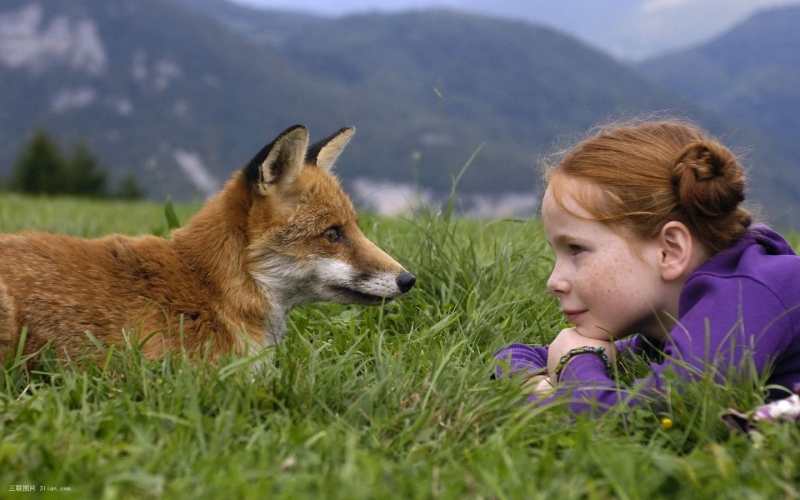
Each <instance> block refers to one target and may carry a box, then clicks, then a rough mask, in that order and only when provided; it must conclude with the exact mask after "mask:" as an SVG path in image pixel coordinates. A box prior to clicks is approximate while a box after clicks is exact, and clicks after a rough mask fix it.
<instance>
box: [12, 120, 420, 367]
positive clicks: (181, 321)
mask: <svg viewBox="0 0 800 500" xmlns="http://www.w3.org/2000/svg"><path fill="white" fill-rule="evenodd" d="M353 132H354V129H353V128H344V129H342V130H340V131H338V132H337V133H335V134H333V135H332V136H330V137H328V138H327V139H324V140H323V141H320V142H319V143H317V144H315V145H313V146H311V147H310V148H308V131H307V130H306V129H305V128H304V127H302V126H294V127H291V128H289V129H287V130H286V131H284V132H283V133H282V134H280V135H279V136H278V138H276V139H275V141H273V142H272V143H270V144H268V145H267V146H265V147H264V148H263V149H262V150H261V151H259V153H258V154H257V155H256V156H255V157H254V158H253V159H252V160H251V161H250V162H249V163H248V165H247V166H245V167H244V168H243V169H241V170H239V171H237V172H235V173H234V174H233V176H232V178H231V179H230V180H229V182H228V183H227V184H226V185H225V186H224V188H223V189H222V190H221V191H220V192H219V193H218V194H217V195H216V196H215V197H214V198H212V199H211V200H210V201H209V202H208V203H207V204H206V205H205V206H203V207H202V208H201V209H200V211H199V212H198V213H197V214H196V215H195V216H194V217H192V218H191V219H190V220H189V221H188V222H187V223H186V225H185V226H184V227H182V228H180V229H175V230H173V231H172V234H171V239H170V240H166V239H163V238H159V237H155V236H139V237H126V236H120V235H111V236H107V237H104V238H98V239H81V238H71V237H67V236H63V235H57V234H48V233H42V232H23V233H20V234H8V235H0V362H2V360H3V359H6V356H8V355H9V354H10V353H12V352H14V351H15V350H16V348H17V345H18V343H19V339H20V332H21V330H22V328H23V327H25V328H27V331H28V334H27V340H26V343H25V345H24V353H26V354H28V353H35V352H37V351H39V350H40V349H42V348H43V347H44V346H45V345H47V344H48V343H50V344H51V347H52V348H53V349H54V351H55V352H56V355H57V356H59V357H60V358H70V357H75V356H78V355H80V354H81V353H83V352H85V349H86V348H87V346H89V345H90V344H89V343H88V342H87V341H88V336H87V335H86V332H91V334H92V335H94V337H95V338H96V339H97V340H99V341H100V342H101V343H102V344H104V345H111V344H119V343H122V342H124V340H125V335H131V336H132V337H133V338H135V339H136V338H138V339H139V340H140V341H141V340H144V339H145V338H146V337H148V336H150V335H151V334H152V336H151V337H150V339H149V340H148V341H147V342H146V343H145V344H144V346H143V352H144V354H145V355H146V356H147V357H149V358H156V357H159V356H162V355H163V354H164V353H165V352H167V351H170V350H171V351H175V350H178V349H180V348H181V347H182V346H183V347H184V348H185V349H187V350H188V351H195V352H196V351H197V350H204V349H208V350H209V353H210V354H211V356H212V357H218V356H220V355H225V354H229V353H236V354H239V355H242V354H244V353H245V352H247V351H248V350H249V352H251V353H254V352H255V351H257V350H260V349H264V348H267V347H269V346H272V345H274V344H275V343H277V342H279V341H280V339H281V337H282V335H283V332H284V329H285V317H286V314H287V313H288V311H289V310H290V309H291V308H292V307H294V306H296V305H299V304H303V303H308V302H314V301H337V302H342V303H360V304H380V303H382V302H383V301H384V300H391V299H392V298H396V297H398V296H400V295H402V294H403V293H405V292H406V291H408V289H410V288H411V287H412V286H413V284H414V276H413V275H412V274H411V273H409V272H407V271H406V270H405V269H403V267H402V266H401V265H400V264H398V263H397V262H395V261H394V259H392V258H391V257H390V256H389V255H387V254H386V253H384V252H383V251H382V250H380V249H379V248H378V247H377V246H375V245H374V244H373V243H372V242H370V241H369V240H368V239H367V238H366V237H365V236H364V235H363V234H362V233H361V231H360V230H359V228H358V225H357V217H356V213H355V210H354V209H353V205H352V202H351V201H350V199H349V198H348V196H347V195H346V194H345V193H344V191H343V190H342V189H341V188H340V186H339V183H338V181H337V180H336V178H335V177H334V175H332V174H331V173H330V171H329V170H330V168H331V166H332V165H333V163H334V161H335V160H336V158H337V157H338V155H339V153H340V152H341V150H342V149H343V148H344V146H345V145H346V144H347V142H348V141H349V139H350V137H351V136H352V134H353ZM181 331H182V332H183V335H181V334H180V333H181Z"/></svg>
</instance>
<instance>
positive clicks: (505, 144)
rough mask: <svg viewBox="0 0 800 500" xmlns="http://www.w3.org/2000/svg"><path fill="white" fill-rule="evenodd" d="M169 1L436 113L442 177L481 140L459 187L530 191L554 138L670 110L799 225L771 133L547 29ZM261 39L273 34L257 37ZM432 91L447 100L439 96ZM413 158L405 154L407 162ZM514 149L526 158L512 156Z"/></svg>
mask: <svg viewBox="0 0 800 500" xmlns="http://www.w3.org/2000/svg"><path fill="white" fill-rule="evenodd" d="M172 1H173V2H179V3H183V4H191V5H192V8H193V9H194V10H195V11H196V12H198V13H204V14H206V15H208V16H209V17H213V18H216V19H219V20H221V21H222V22H223V23H225V24H227V25H228V26H229V27H232V28H234V29H235V30H237V31H238V32H240V33H242V34H244V35H245V36H248V37H250V38H251V39H253V40H255V41H257V42H258V43H260V44H261V45H262V46H264V47H267V48H270V49H274V50H279V51H281V52H283V53H284V54H286V58H287V59H289V60H291V61H292V62H293V63H294V64H295V65H297V66H299V67H301V68H303V69H304V70H305V71H307V72H309V73H312V74H314V75H315V76H317V77H324V78H325V79H327V80H329V81H335V82H337V83H340V84H342V85H345V86H347V87H349V88H354V89H357V91H358V92H383V94H384V96H385V97H384V98H386V99H391V100H395V101H403V102H405V103H407V104H408V106H409V107H411V106H417V107H419V105H420V104H423V105H425V106H427V107H428V108H431V107H436V108H438V109H439V110H440V113H441V116H442V125H441V130H442V131H440V132H433V131H431V132H425V133H424V134H425V135H422V136H421V138H424V139H427V142H428V143H429V144H428V146H430V145H431V144H430V143H432V142H434V141H435V140H438V141H442V142H448V143H449V144H450V146H449V147H448V149H449V150H450V153H451V158H449V162H450V165H449V168H448V169H447V172H449V173H451V175H452V171H453V166H454V165H453V161H454V159H453V158H452V156H453V155H452V150H453V149H454V148H455V146H459V145H461V146H463V145H468V146H470V147H474V145H475V144H477V143H479V142H486V146H485V147H484V149H483V150H481V153H480V154H479V156H478V160H477V162H476V164H475V165H474V166H473V167H472V168H471V171H470V172H468V175H467V178H465V179H464V181H463V182H462V184H461V188H462V189H476V186H477V187H478V188H479V189H482V190H509V189H515V190H520V189H521V188H523V189H527V187H528V186H529V185H530V183H531V180H529V179H530V178H531V174H527V177H520V176H518V175H517V172H518V169H517V168H518V166H519V165H531V164H532V163H533V162H534V160H535V158H536V157H537V156H538V155H540V154H542V153H547V152H550V151H552V150H553V147H552V144H553V141H559V139H560V138H563V136H564V135H565V134H566V135H569V134H571V133H575V132H576V131H583V130H586V129H587V128H588V127H590V126H591V125H593V124H596V123H598V122H604V121H606V120H608V119H614V118H619V117H620V116H623V117H624V116H630V115H637V114H642V113H646V112H649V111H657V110H669V111H670V112H672V113H675V114H679V115H683V116H688V117H690V118H692V119H694V120H696V121H698V122H700V123H701V124H702V125H704V126H706V127H707V128H709V129H710V130H711V132H712V133H714V134H716V135H719V136H722V137H723V138H724V139H725V140H726V142H727V143H730V144H731V145H732V146H733V147H734V149H736V150H737V152H739V153H742V154H743V155H744V161H745V163H746V164H747V166H748V169H749V171H750V179H751V195H752V196H751V199H752V200H754V201H755V202H756V204H757V205H760V206H761V207H763V212H764V213H765V215H766V216H767V218H768V220H770V221H772V222H774V223H776V224H780V225H788V226H791V227H800V217H798V214H800V203H798V201H796V200H797V193H798V192H799V191H800V176H798V175H795V169H794V165H793V163H792V162H791V161H790V160H789V159H787V158H786V157H785V156H786V155H785V154H783V152H782V151H780V150H778V148H777V147H776V146H775V145H774V144H773V142H774V141H773V140H772V138H771V137H770V136H769V134H762V133H759V132H758V131H756V130H754V129H752V127H750V126H743V125H741V123H740V122H737V121H735V120H731V119H730V118H725V117H723V116H722V115H720V114H715V113H713V112H709V111H704V110H702V109H700V108H698V107H697V106H695V105H694V104H691V103H690V101H691V99H690V98H684V99H681V98H680V97H678V96H676V95H675V93H673V91H668V90H666V89H665V88H664V87H663V86H661V85H653V84H652V83H650V82H649V81H647V79H643V78H641V77H640V75H637V74H634V72H632V71H631V69H630V68H629V67H627V66H624V65H622V64H620V63H618V62H616V61H614V60H612V59H611V58H609V57H607V56H606V55H604V54H602V53H600V52H597V51H595V50H593V49H591V48H589V47H586V46H585V45H583V44H581V43H579V42H577V41H576V40H575V39H573V38H570V37H567V36H565V35H562V34H560V33H558V32H555V31H553V30H550V29H548V28H544V27H540V26H534V25H530V24H527V23H522V22H513V21H507V20H500V19H493V18H488V17H479V16H473V15H467V14H463V13H458V12H453V11H419V12H408V13H399V14H393V15H386V14H368V15H355V16H346V17H342V18H325V17H320V16H311V15H304V14H297V13H295V14H291V17H290V18H289V19H287V18H286V17H284V16H286V15H287V14H286V13H281V12H275V11H269V10H261V9H257V10H254V9H249V8H246V7H242V6H239V5H235V4H231V3H228V2H224V1H221V0H202V1H199V2H193V1H191V0H172ZM273 14H274V15H273ZM259 33H268V34H269V37H263V36H261V37H260V38H259V36H258V34H259ZM434 88H435V89H436V92H439V93H441V98H440V99H439V98H436V97H435V96H436V94H435V93H434V92H432V90H433V89H434ZM745 123H746V122H745ZM458 124H471V125H472V126H473V128H474V129H475V130H473V131H462V132H461V134H460V135H457V134H456V133H454V132H453V130H452V129H451V128H449V127H452V126H453V125H458ZM381 126H384V125H383V124H382V125H381ZM795 130H797V128H795ZM415 132H418V131H416V130H415ZM370 140H371V141H376V140H379V139H378V138H376V137H370ZM412 141H413V137H408V138H407V139H406V138H405V137H404V138H403V142H404V143H405V142H411V143H412V144H413V142H412ZM415 147H416V148H417V149H418V150H420V151H421V152H422V153H423V155H422V158H423V163H425V162H424V159H425V158H426V157H427V158H428V160H430V156H431V154H432V153H433V152H434V151H432V149H436V148H431V147H427V148H425V149H423V146H421V145H420V144H417V145H416V146H415ZM498 150H500V151H503V150H504V151H505V152H506V153H507V154H508V156H509V157H510V159H505V158H503V156H502V154H501V153H498ZM406 151H407V150H406ZM406 151H398V154H400V155H401V157H402V156H405V157H407V152H406ZM514 151H519V152H521V154H518V155H516V157H511V155H510V153H511V152H514ZM468 153H469V151H468V148H462V149H461V150H460V151H458V154H456V155H454V156H455V158H457V159H459V160H461V159H463V158H464V157H466V155H468ZM495 158H497V159H499V160H500V162H502V161H506V162H508V164H504V163H498V162H497V161H495ZM435 160H436V162H437V163H438V162H440V161H443V162H446V161H448V158H442V159H441V160H440V159H439V158H436V159H435ZM481 160H483V161H481ZM431 163H433V162H430V161H429V162H428V164H427V165H428V166H429V165H431ZM489 165H491V167H489ZM765 165H769V167H770V168H766V167H764V166H765ZM455 166H456V167H457V166H458V165H457V164H456V165H455ZM509 166H510V167H511V171H509V169H508V167H509ZM501 168H502V169H503V170H499V169H501ZM407 171H408V170H407V169H406V168H399V169H397V170H396V171H395V172H392V174H393V175H389V176H388V177H389V178H390V179H395V180H402V178H403V176H405V175H407V174H406V172H407ZM359 174H360V175H361V174H363V175H368V174H369V173H368V172H359ZM420 177H421V179H422V183H423V185H428V186H435V187H437V188H439V189H442V188H446V187H447V186H446V185H443V184H442V182H444V183H445V184H446V183H447V182H448V181H449V177H448V176H442V175H441V173H440V172H439V171H437V170H433V169H430V168H426V165H424V164H423V165H422V172H421V175H420ZM508 186H511V187H508Z"/></svg>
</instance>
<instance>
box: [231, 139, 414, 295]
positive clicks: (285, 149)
mask: <svg viewBox="0 0 800 500" xmlns="http://www.w3.org/2000/svg"><path fill="white" fill-rule="evenodd" d="M354 133H355V128H353V127H346V128H342V129H341V130H339V131H337V132H336V133H334V134H333V135H331V136H329V137H327V138H325V139H323V140H321V141H319V142H317V143H315V144H313V145H312V146H310V147H309V146H308V130H307V129H306V128H305V127H303V126H301V125H296V126H294V127H290V128H288V129H286V130H285V131H284V132H283V133H281V134H280V135H279V136H278V137H277V138H276V139H275V140H274V141H273V142H271V143H270V144H268V145H266V146H265V147H264V148H263V149H262V150H261V151H259V152H258V153H257V154H256V155H255V157H253V159H252V160H251V161H250V162H249V163H248V164H247V166H245V167H244V169H243V175H244V180H245V182H246V184H247V186H248V189H249V197H250V198H251V203H250V204H249V206H250V209H249V210H250V213H249V216H248V217H247V221H248V227H247V232H248V237H249V238H248V240H249V245H248V248H247V258H248V261H249V266H248V267H249V270H250V273H251V274H252V276H253V278H254V279H255V281H256V282H257V283H258V284H259V285H260V286H261V287H262V289H263V290H264V291H265V292H266V293H267V294H268V295H269V296H270V297H272V298H274V299H276V300H277V301H278V303H280V304H283V305H285V306H288V307H293V306H296V305H299V304H304V303H309V302H318V301H332V302H339V303H344V304H363V305H378V304H381V303H383V302H385V301H386V302H388V301H390V300H392V299H394V298H397V297H399V296H401V295H403V294H404V293H406V292H407V291H409V290H410V289H411V287H413V286H414V283H415V281H416V278H415V277H414V275H413V274H411V273H410V272H408V271H406V270H405V269H404V268H403V266H401V265H400V264H399V263H397V262H396V261H395V260H394V259H393V258H391V257H390V256H389V255H388V254H386V253H385V252H384V251H383V250H381V249H380V248H378V247H377V246H376V245H375V244H374V243H372V242H371V241H370V240H368V239H367V238H366V237H365V236H364V234H363V233H362V232H361V230H360V229H359V227H358V216H357V214H356V211H355V209H354V208H353V203H352V202H351V200H350V198H349V197H348V196H347V194H345V192H344V191H343V190H342V188H341V186H340V185H339V182H338V180H337V179H336V177H335V175H333V173H332V172H331V168H332V167H333V164H334V162H335V161H336V159H337V158H338V157H339V154H340V153H341V152H342V150H343V149H344V147H345V146H346V145H347V143H348V142H349V141H350V138H351V137H352V136H353V134H354Z"/></svg>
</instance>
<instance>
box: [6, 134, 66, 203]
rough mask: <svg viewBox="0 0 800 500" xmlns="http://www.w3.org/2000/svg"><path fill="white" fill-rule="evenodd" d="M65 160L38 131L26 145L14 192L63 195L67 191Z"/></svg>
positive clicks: (16, 171) (13, 183) (18, 164)
mask: <svg viewBox="0 0 800 500" xmlns="http://www.w3.org/2000/svg"><path fill="white" fill-rule="evenodd" d="M65 168H66V165H65V160H64V156H63V155H62V154H61V149H60V148H59V146H58V144H57V143H56V142H54V141H53V140H52V139H50V136H49V135H48V134H47V132H45V131H44V130H41V129H38V130H36V132H34V134H33V137H32V138H31V139H30V140H29V141H28V143H27V144H26V145H25V148H24V149H23V150H22V153H21V154H20V156H19V158H18V159H17V162H16V164H15V165H14V173H13V175H12V178H11V189H12V190H13V191H19V192H22V193H27V194H36V195H41V194H47V195H54V194H61V193H64V192H65V191H66V189H65V188H66V186H65V183H64V181H65Z"/></svg>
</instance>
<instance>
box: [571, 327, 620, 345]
mask: <svg viewBox="0 0 800 500" xmlns="http://www.w3.org/2000/svg"><path fill="white" fill-rule="evenodd" d="M575 331H576V332H578V334H579V335H580V336H581V337H586V338H587V339H593V340H602V341H603V342H611V341H612V340H614V339H613V338H612V337H611V335H609V333H608V332H607V331H605V330H602V329H600V328H597V327H594V328H584V327H582V326H580V325H575Z"/></svg>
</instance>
